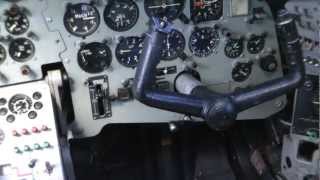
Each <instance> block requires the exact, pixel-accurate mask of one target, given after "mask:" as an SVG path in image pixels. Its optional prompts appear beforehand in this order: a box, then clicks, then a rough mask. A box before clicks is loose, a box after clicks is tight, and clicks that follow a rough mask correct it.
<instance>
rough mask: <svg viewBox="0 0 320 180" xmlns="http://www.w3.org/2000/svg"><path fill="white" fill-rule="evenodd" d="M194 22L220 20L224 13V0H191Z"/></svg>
mask: <svg viewBox="0 0 320 180" xmlns="http://www.w3.org/2000/svg"><path fill="white" fill-rule="evenodd" d="M190 3H191V6H190V7H191V9H190V11H191V19H192V21H193V22H195V23H198V22H204V21H211V20H218V19H220V17H221V16H222V13H223V0H190Z"/></svg>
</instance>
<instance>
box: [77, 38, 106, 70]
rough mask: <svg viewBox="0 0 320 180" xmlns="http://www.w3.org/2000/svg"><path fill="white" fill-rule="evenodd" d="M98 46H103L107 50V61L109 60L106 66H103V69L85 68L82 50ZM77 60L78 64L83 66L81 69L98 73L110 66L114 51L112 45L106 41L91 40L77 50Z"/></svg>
mask: <svg viewBox="0 0 320 180" xmlns="http://www.w3.org/2000/svg"><path fill="white" fill-rule="evenodd" d="M96 46H99V47H100V48H101V47H102V46H103V49H104V50H106V51H107V57H106V58H107V59H106V62H108V63H107V64H106V66H105V67H101V69H95V70H94V69H91V68H90V69H87V68H85V65H84V64H83V63H82V62H81V60H80V59H81V51H82V50H83V49H85V48H88V49H89V48H94V47H96ZM77 62H78V66H79V67H80V68H81V70H83V71H84V72H86V73H90V74H97V73H102V72H103V71H104V70H106V69H107V68H108V67H110V65H111V63H112V51H111V49H110V47H109V46H108V45H107V44H105V43H101V42H91V43H88V44H83V45H82V46H81V47H80V49H79V50H78V52H77Z"/></svg>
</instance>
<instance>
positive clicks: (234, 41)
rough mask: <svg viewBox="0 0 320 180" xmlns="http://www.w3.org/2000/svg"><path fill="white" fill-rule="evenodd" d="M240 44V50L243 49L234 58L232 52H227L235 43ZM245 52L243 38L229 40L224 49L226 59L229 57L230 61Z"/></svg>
mask: <svg viewBox="0 0 320 180" xmlns="http://www.w3.org/2000/svg"><path fill="white" fill-rule="evenodd" d="M238 42H240V48H241V49H240V51H239V52H238V53H237V54H236V55H235V56H233V55H231V54H230V52H229V51H228V50H227V48H228V47H230V46H232V45H233V44H234V43H238ZM243 52H244V41H243V39H242V38H239V39H235V38H233V39H228V40H227V43H226V45H225V47H224V54H225V56H226V57H228V58H230V59H235V58H238V57H240V56H241V55H242V54H243Z"/></svg>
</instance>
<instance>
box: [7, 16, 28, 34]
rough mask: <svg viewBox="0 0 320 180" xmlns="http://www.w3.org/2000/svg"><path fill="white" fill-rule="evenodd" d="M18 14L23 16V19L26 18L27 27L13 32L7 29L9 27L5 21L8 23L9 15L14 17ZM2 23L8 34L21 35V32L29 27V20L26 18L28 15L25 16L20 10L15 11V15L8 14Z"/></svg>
mask: <svg viewBox="0 0 320 180" xmlns="http://www.w3.org/2000/svg"><path fill="white" fill-rule="evenodd" d="M18 15H20V16H21V17H23V18H25V19H26V20H27V23H26V25H27V28H25V29H23V30H22V31H20V32H13V31H11V30H9V27H8V26H7V23H8V21H9V18H10V17H14V16H18ZM4 25H5V28H6V30H7V32H8V33H10V34H12V35H21V34H24V33H26V32H27V31H28V30H29V28H30V20H29V19H28V16H26V15H25V14H23V13H22V12H17V13H16V14H15V15H12V16H11V15H8V16H7V18H6V20H5V22H4Z"/></svg>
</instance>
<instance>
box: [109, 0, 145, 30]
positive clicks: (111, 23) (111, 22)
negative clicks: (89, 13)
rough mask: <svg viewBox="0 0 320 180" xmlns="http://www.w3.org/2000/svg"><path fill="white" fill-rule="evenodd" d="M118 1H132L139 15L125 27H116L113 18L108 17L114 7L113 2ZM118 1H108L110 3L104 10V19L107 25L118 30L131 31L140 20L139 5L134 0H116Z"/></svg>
mask: <svg viewBox="0 0 320 180" xmlns="http://www.w3.org/2000/svg"><path fill="white" fill-rule="evenodd" d="M116 1H118V2H120V3H132V5H133V6H134V7H135V10H136V13H137V16H136V17H135V19H134V22H133V23H131V24H130V26H127V27H124V28H120V29H119V28H116V27H115V26H113V24H114V22H113V21H112V20H110V18H106V17H107V13H108V12H109V11H110V9H111V8H112V5H113V3H116ZM116 1H110V2H108V4H107V5H106V7H105V9H104V11H103V19H104V22H105V23H106V25H107V26H108V27H109V28H110V29H112V30H114V31H117V32H125V31H129V30H130V29H132V28H133V27H134V26H135V25H136V24H137V22H138V20H139V17H140V10H139V6H138V5H137V3H136V2H134V1H132V0H116Z"/></svg>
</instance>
